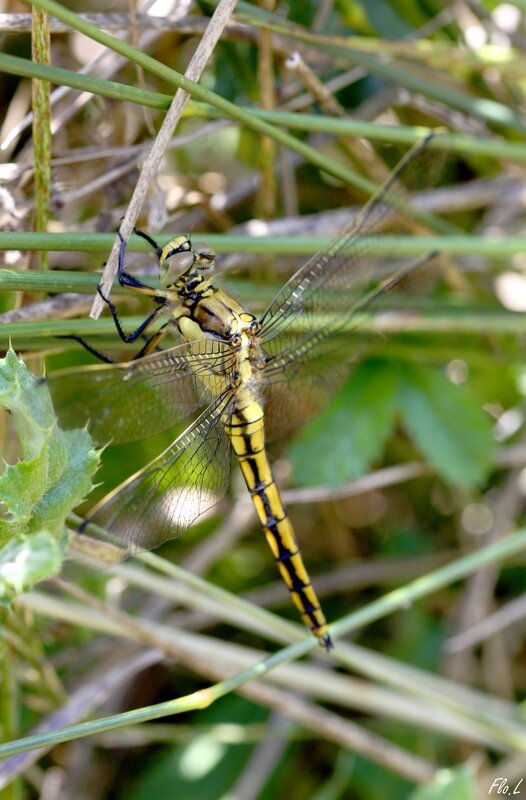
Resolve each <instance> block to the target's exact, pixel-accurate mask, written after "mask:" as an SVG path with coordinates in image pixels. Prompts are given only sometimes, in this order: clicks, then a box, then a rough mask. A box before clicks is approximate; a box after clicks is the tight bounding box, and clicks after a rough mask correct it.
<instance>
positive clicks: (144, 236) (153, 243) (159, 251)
mask: <svg viewBox="0 0 526 800" xmlns="http://www.w3.org/2000/svg"><path fill="white" fill-rule="evenodd" d="M133 232H134V233H136V234H137V236H140V237H141V238H142V239H146V241H147V242H148V244H150V245H151V246H152V247H153V249H154V250H155V255H156V256H157V258H159V257H160V256H161V254H162V252H163V248H162V247H159V245H158V244H157V242H156V241H155V239H152V237H151V236H148V234H147V233H145V232H144V231H141V230H140V229H139V228H134V229H133Z"/></svg>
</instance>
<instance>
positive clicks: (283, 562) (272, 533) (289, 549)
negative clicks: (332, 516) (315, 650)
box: [225, 391, 332, 650]
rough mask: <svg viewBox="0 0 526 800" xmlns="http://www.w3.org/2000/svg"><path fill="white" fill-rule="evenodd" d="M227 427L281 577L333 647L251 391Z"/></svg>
mask: <svg viewBox="0 0 526 800" xmlns="http://www.w3.org/2000/svg"><path fill="white" fill-rule="evenodd" d="M243 395H245V396H244V397H243ZM225 427H226V432H227V434H228V436H229V438H230V441H231V443H232V447H233V449H234V452H235V454H236V456H237V458H238V460H239V464H240V466H241V471H242V472H243V477H244V478H245V482H246V484H247V487H248V490H249V492H250V495H251V497H252V501H253V503H254V506H255V508H256V511H257V515H258V517H259V519H260V522H261V524H262V526H263V531H264V533H265V536H266V539H267V542H268V544H269V546H270V549H271V550H272V553H273V555H274V558H275V560H276V562H277V564H278V568H279V571H280V573H281V576H282V578H283V580H284V581H285V583H286V584H287V587H288V589H289V592H290V593H291V595H292V599H293V601H294V603H295V605H296V606H297V608H298V610H299V612H300V614H301V616H302V619H303V621H304V623H305V625H306V626H307V627H308V628H310V630H311V631H312V632H313V634H314V635H315V636H316V637H317V638H318V639H319V640H320V641H321V643H322V644H323V645H324V647H325V648H326V649H327V650H329V649H330V648H331V647H332V641H331V638H330V635H329V632H328V629H327V623H326V621H325V616H324V614H323V611H322V610H321V607H320V603H319V601H318V598H317V596H316V593H315V591H314V589H313V588H312V585H311V582H310V578H309V575H308V573H307V570H306V569H305V565H304V563H303V559H302V557H301V553H300V552H299V549H298V544H297V541H296V536H295V534H294V530H293V528H292V525H291V522H290V520H289V518H288V516H287V512H286V510H285V507H284V505H283V501H282V499H281V495H280V493H279V490H278V488H277V486H276V482H275V480H274V476H273V475H272V470H271V467H270V463H269V461H268V458H267V454H266V451H265V434H264V423H263V410H262V408H261V406H260V405H259V403H258V402H257V401H256V400H255V399H253V398H251V397H250V396H249V393H248V392H243V391H241V392H240V396H239V398H238V400H237V403H236V406H235V410H234V412H233V414H232V416H231V418H230V419H229V420H228V422H227V423H226V426H225Z"/></svg>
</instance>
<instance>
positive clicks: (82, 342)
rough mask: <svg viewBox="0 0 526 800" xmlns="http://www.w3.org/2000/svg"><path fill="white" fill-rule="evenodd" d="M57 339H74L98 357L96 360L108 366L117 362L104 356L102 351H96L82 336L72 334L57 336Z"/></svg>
mask: <svg viewBox="0 0 526 800" xmlns="http://www.w3.org/2000/svg"><path fill="white" fill-rule="evenodd" d="M56 338H57V339H73V340H74V341H75V342H78V343H79V344H81V345H82V347H84V349H85V350H87V351H88V353H91V354H92V355H94V356H96V358H98V359H100V361H104V362H105V363H106V364H115V361H114V360H113V359H112V358H110V357H109V356H106V355H104V353H101V352H100V350H96V349H95V347H92V346H91V345H90V344H88V342H87V341H86V340H85V339H83V338H82V336H75V334H73V333H72V334H71V335H70V336H57V337H56Z"/></svg>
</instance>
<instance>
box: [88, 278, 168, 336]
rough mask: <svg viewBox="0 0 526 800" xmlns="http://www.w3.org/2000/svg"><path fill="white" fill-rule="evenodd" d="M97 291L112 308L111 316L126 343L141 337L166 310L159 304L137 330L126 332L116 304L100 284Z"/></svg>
mask: <svg viewBox="0 0 526 800" xmlns="http://www.w3.org/2000/svg"><path fill="white" fill-rule="evenodd" d="M97 291H98V293H99V295H100V296H101V297H102V299H103V300H104V302H105V303H106V305H107V306H108V308H109V309H110V311H111V316H112V317H113V321H114V323H115V327H116V328H117V332H118V334H119V336H120V337H121V339H122V341H123V342H126V344H130V342H135V341H136V339H138V338H139V336H140V335H141V334H142V333H143V332H144V331H145V330H146V328H148V327H149V326H150V325H151V324H152V322H153V321H154V320H155V319H156V318H157V317H158V316H159V314H160V313H161V312H162V311H163V310H164V305H160V306H157V308H155V309H154V310H153V311H152V313H151V314H149V315H148V316H147V317H146V319H145V320H144V322H141V324H140V325H139V327H138V328H137V329H136V330H134V331H132V332H131V333H125V332H124V330H123V329H122V326H121V322H120V319H119V316H118V314H117V309H116V308H115V306H114V305H113V303H112V302H111V300H110V299H109V297H106V296H105V295H104V294H103V292H102V290H101V288H100V286H98V287H97ZM161 299H163V298H161Z"/></svg>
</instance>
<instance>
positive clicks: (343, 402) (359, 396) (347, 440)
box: [289, 359, 398, 487]
mask: <svg viewBox="0 0 526 800" xmlns="http://www.w3.org/2000/svg"><path fill="white" fill-rule="evenodd" d="M397 389H398V376H397V374H396V369H395V370H393V368H392V366H391V365H390V363H389V362H387V361H382V360H380V359H371V360H369V361H366V362H364V363H363V364H361V365H360V366H359V367H358V368H357V370H356V372H355V373H354V375H353V376H352V378H351V379H350V380H349V381H347V383H346V384H345V386H344V387H343V389H342V391H341V392H339V393H338V396H337V397H336V398H335V399H334V401H333V402H332V403H330V405H329V406H328V407H327V409H326V410H325V411H324V412H323V413H322V414H320V415H319V416H318V417H317V418H316V419H315V420H313V421H312V422H311V423H309V424H308V425H306V426H305V427H304V428H303V430H302V432H301V434H300V435H299V436H298V438H297V439H296V441H295V442H294V444H293V445H292V446H291V447H290V450H289V456H290V459H291V461H292V465H293V470H294V476H295V479H296V480H297V482H298V483H299V484H301V485H303V486H314V485H316V484H323V485H325V486H332V487H337V486H341V485H342V484H343V483H345V482H346V481H348V480H349V479H351V478H356V477H359V476H360V475H362V474H363V473H364V472H365V471H366V470H367V469H368V467H369V466H370V465H371V463H372V462H373V461H374V460H375V459H376V458H377V457H378V456H379V455H380V453H381V451H382V448H383V446H384V444H385V441H386V439H387V438H388V436H389V434H390V433H391V430H392V428H393V425H394V421H395V416H396V402H397V396H398V394H397Z"/></svg>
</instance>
